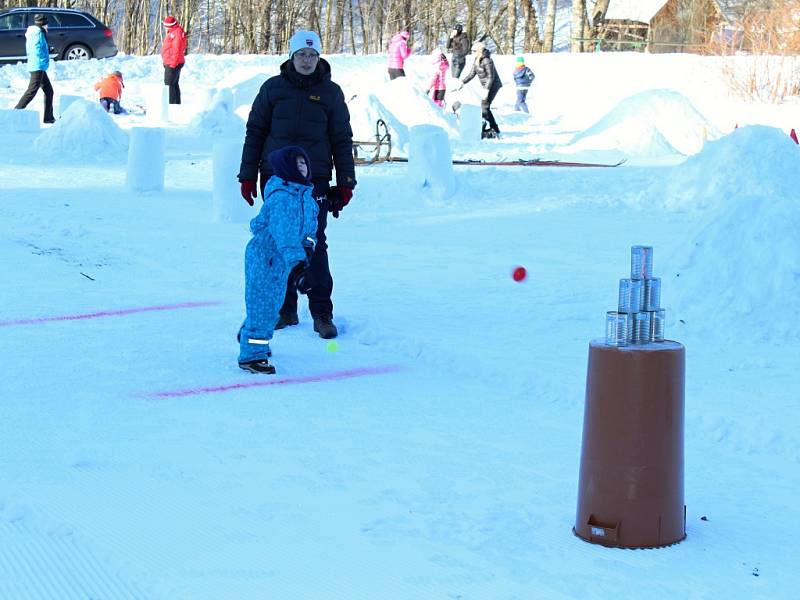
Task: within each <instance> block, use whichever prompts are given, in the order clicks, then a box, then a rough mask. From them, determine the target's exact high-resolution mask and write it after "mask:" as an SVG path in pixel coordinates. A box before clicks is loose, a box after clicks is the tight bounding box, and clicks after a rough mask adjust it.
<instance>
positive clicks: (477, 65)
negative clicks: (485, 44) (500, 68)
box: [463, 48, 503, 91]
mask: <svg viewBox="0 0 800 600" xmlns="http://www.w3.org/2000/svg"><path fill="white" fill-rule="evenodd" d="M475 75H477V76H478V80H479V81H480V82H481V85H482V86H483V87H484V89H487V90H489V91H496V90H499V89H500V88H501V87H503V84H502V83H501V81H500V77H499V76H498V75H497V69H495V68H494V61H493V60H492V59H491V57H490V56H489V51H488V50H487V49H486V48H484V49H483V53H482V54H481V58H480V60H476V61H475V62H474V63H472V69H471V70H470V72H469V75H467V76H466V77H465V78H464V81H463V83H469V82H470V81H472V78H473V77H475Z"/></svg>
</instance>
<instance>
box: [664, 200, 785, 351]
mask: <svg viewBox="0 0 800 600" xmlns="http://www.w3.org/2000/svg"><path fill="white" fill-rule="evenodd" d="M799 200H800V198H798V196H797V195H795V197H788V196H786V197H769V196H767V195H761V196H759V197H751V198H743V197H739V198H737V199H736V200H735V201H734V202H731V203H730V204H728V205H727V206H725V207H723V208H722V209H721V210H719V211H715V212H714V214H713V215H709V219H708V220H707V221H706V223H705V225H704V226H702V227H701V228H700V230H699V231H698V232H697V233H696V234H695V235H694V236H692V237H691V239H689V240H688V241H687V243H686V244H685V245H684V246H683V249H682V250H681V251H679V252H678V254H677V255H676V256H675V257H674V258H673V259H672V260H670V263H669V264H674V265H677V266H678V268H677V269H676V270H675V271H674V272H673V273H672V274H671V276H670V277H665V280H664V282H663V284H662V285H663V289H664V291H665V293H667V294H669V297H671V298H676V299H677V302H675V303H674V306H675V310H674V311H673V312H672V314H671V318H670V320H672V319H675V320H676V324H675V327H676V328H677V329H680V328H681V327H687V328H689V329H690V330H692V331H696V332H709V333H711V332H713V335H714V337H715V339H716V336H720V337H721V338H722V339H723V340H726V341H728V340H733V339H734V338H736V337H737V336H747V339H751V340H773V341H775V340H786V339H798V338H800V328H799V327H798V326H797V323H796V322H795V319H794V316H795V315H796V314H797V313H798V312H800V201H799ZM667 308H668V315H669V307H667ZM677 319H682V320H683V321H684V322H685V325H684V324H680V325H677ZM670 330H673V329H672V327H670Z"/></svg>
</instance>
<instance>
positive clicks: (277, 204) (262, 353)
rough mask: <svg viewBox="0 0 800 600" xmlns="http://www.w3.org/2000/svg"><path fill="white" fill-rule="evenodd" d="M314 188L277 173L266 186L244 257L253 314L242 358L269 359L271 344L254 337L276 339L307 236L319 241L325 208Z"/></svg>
mask: <svg viewBox="0 0 800 600" xmlns="http://www.w3.org/2000/svg"><path fill="white" fill-rule="evenodd" d="M313 189H314V188H313V186H312V185H303V184H301V183H294V182H291V181H286V180H284V179H281V178H280V177H278V176H277V175H273V176H272V177H270V178H269V181H267V186H266V188H265V189H264V205H263V206H262V207H261V212H260V213H258V216H257V217H256V218H255V219H253V220H252V221H250V231H251V232H252V233H253V238H252V239H251V240H250V242H249V243H248V244H247V249H246V250H245V257H244V276H245V304H246V306H247V318H246V319H245V321H244V325H243V326H242V330H241V336H240V343H239V362H240V363H242V362H248V361H253V360H262V359H266V358H267V356H268V353H269V346H268V345H265V344H253V343H250V342H249V340H250V339H253V340H270V339H272V334H273V332H274V330H275V323H276V322H277V320H278V310H279V309H280V307H281V305H282V304H283V299H284V297H285V296H286V282H287V280H288V278H289V273H291V271H292V269H293V268H294V267H295V266H297V264H298V263H301V262H303V261H304V260H305V258H306V252H305V249H304V248H303V241H304V240H305V239H306V238H311V239H312V240H314V243H316V236H317V213H318V212H319V207H318V205H317V203H316V201H315V200H314V198H313V197H312V195H311V192H312V190H313Z"/></svg>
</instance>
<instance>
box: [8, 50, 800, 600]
mask: <svg viewBox="0 0 800 600" xmlns="http://www.w3.org/2000/svg"><path fill="white" fill-rule="evenodd" d="M281 60H282V58H281V57H264V56H194V55H191V56H189V58H188V61H187V66H186V68H185V70H184V73H183V77H182V82H181V84H182V88H183V94H184V98H185V104H184V105H182V107H181V109H180V111H179V112H178V111H173V112H172V113H171V114H170V119H171V120H170V121H169V122H168V123H167V124H166V125H165V127H166V136H167V139H166V161H167V162H166V173H167V176H166V184H165V189H164V191H163V192H149V193H136V192H132V191H130V190H129V188H128V187H126V185H125V180H126V148H127V140H128V135H127V134H128V131H129V130H130V128H131V127H133V126H137V125H146V124H152V123H150V122H149V121H148V118H149V117H148V116H147V115H144V114H140V113H141V111H140V110H138V109H137V105H145V104H146V102H147V96H148V93H150V92H148V90H151V89H152V87H153V86H156V87H158V86H159V84H160V82H161V77H162V70H161V66H160V62H159V60H158V58H157V57H144V58H140V57H132V56H120V57H116V58H114V59H110V60H106V61H88V62H82V63H78V62H75V63H56V64H54V65H53V66H52V67H51V71H52V79H53V82H54V87H55V90H56V94H57V99H56V102H57V106H58V96H59V95H73V96H81V97H85V98H87V99H93V98H94V96H93V90H92V88H91V85H92V83H94V81H96V80H97V79H98V78H99V77H100V76H101V75H102V74H103V73H105V72H108V71H111V70H115V69H119V70H121V71H122V72H123V74H124V76H125V82H126V89H125V95H124V96H123V101H122V104H123V106H128V107H130V108H132V109H136V110H137V112H136V113H133V114H129V115H124V116H108V115H105V114H103V113H102V112H97V111H95V110H92V107H91V106H88V105H86V104H80V103H77V104H75V105H74V106H73V108H72V109H70V110H65V111H64V113H63V114H62V115H61V119H60V120H59V121H58V122H57V123H56V124H55V125H54V126H52V127H49V128H47V129H42V130H41V132H13V131H10V130H9V128H8V127H7V126H5V125H4V131H3V142H4V143H3V144H2V147H0V229H1V230H2V231H3V235H2V236H0V270H1V271H2V273H3V277H2V285H0V357H2V361H1V362H0V364H2V367H0V369H2V372H1V374H0V443H1V444H2V446H1V447H2V452H0V597H2V598H4V599H5V598H9V599H24V600H28V599H37V600H39V599H51V598H52V599H59V600H60V599H67V598H76V599H86V598H98V599H99V598H102V599H104V600H105V599H109V600H110V599H117V598H136V599H147V600H152V599H159V600H161V599H169V600H174V599H189V600H202V599H215V600H216V599H220V598H226V599H228V598H230V599H249V598H253V599H255V598H281V599H283V598H309V599H327V598H331V599H333V598H336V599H339V598H347V599H357V598H366V599H370V600H372V599H374V598H385V599H395V598H396V599H408V598H426V599H428V598H442V599H445V598H447V599H464V600H466V599H492V600H500V599H511V598H519V599H523V598H524V599H528V598H548V599H550V598H556V599H558V598H570V599H575V598H579V599H582V598H612V597H617V598H649V599H654V598H665V599H666V598H670V599H672V598H698V599H699V598H703V599H705V598H708V599H716V598H748V599H749V598H768V599H775V598H787V599H788V598H795V597H796V594H797V589H798V584H800V576H799V575H798V570H797V567H796V564H795V563H796V557H797V556H798V555H799V554H800V523H799V522H798V519H797V517H796V515H797V495H798V490H800V435H798V433H797V423H798V418H799V417H800V403H798V394H797V389H798V384H800V378H799V377H798V368H797V367H798V364H799V363H798V358H797V355H798V352H797V350H798V345H800V328H798V326H797V322H796V321H797V318H796V316H797V314H798V311H800V300H799V298H800V192H798V191H797V182H798V175H800V149H799V148H798V146H796V145H795V144H794V143H793V142H791V141H790V139H789V137H788V133H789V130H790V128H792V127H795V128H800V103H798V102H797V101H794V102H790V103H786V104H783V105H780V106H769V105H760V104H755V103H748V102H744V101H742V100H737V99H733V98H730V97H729V96H728V94H727V92H726V88H725V85H724V77H723V76H722V75H721V74H720V63H719V61H718V60H717V59H714V58H702V57H695V56H686V55H655V56H649V55H645V54H590V55H577V56H574V55H567V54H556V55H547V56H539V55H531V56H528V57H527V62H528V64H529V66H531V67H532V69H533V70H534V71H535V73H536V76H537V77H536V81H535V83H534V89H533V90H532V92H531V94H530V95H529V102H528V104H529V106H530V107H531V115H530V116H526V115H523V114H519V113H514V112H513V104H514V91H513V86H512V85H511V70H512V68H513V62H514V58H513V57H512V56H500V57H497V64H498V69H499V72H500V75H501V78H502V79H503V81H504V82H506V85H505V87H504V88H503V89H502V90H501V92H500V94H499V96H498V98H497V100H496V102H495V111H496V112H495V114H496V116H497V117H498V121H499V124H500V127H501V130H502V131H503V137H502V138H501V139H499V140H487V141H485V142H471V143H462V142H459V141H458V139H457V131H456V126H455V122H454V121H453V120H452V118H451V117H449V116H447V115H446V113H444V114H443V113H441V112H438V111H437V110H436V109H435V108H434V106H433V104H432V103H430V102H429V101H428V100H427V99H426V98H425V97H424V93H423V92H422V91H421V90H424V88H425V87H426V86H427V83H428V81H429V79H430V77H431V76H432V71H433V65H432V64H431V61H430V58H429V57H424V56H415V57H413V59H412V60H411V61H410V64H409V65H408V69H407V71H408V73H409V77H408V78H407V80H405V81H403V80H399V81H395V82H391V83H390V82H388V81H387V78H386V76H385V69H384V57H382V56H368V57H352V56H333V57H330V62H331V63H332V65H333V74H334V80H335V81H337V82H338V83H340V84H341V85H342V87H343V89H344V91H345V95H346V97H347V98H348V100H349V101H350V106H351V111H352V113H353V114H352V118H353V125H354V128H355V130H356V136H357V137H358V138H360V139H365V138H368V137H369V136H370V135H371V134H372V132H373V128H374V121H375V119H376V118H378V117H380V118H383V119H384V120H385V121H386V122H387V123H388V124H389V126H390V128H391V130H392V133H393V136H394V140H395V141H396V148H395V150H394V153H395V154H396V155H401V156H403V155H405V152H406V151H407V149H408V136H409V132H408V128H409V127H410V126H413V125H416V124H420V123H431V124H438V125H440V126H441V127H443V128H445V130H446V131H448V133H449V134H450V135H451V138H452V150H453V154H454V156H455V157H456V158H482V159H486V160H497V159H508V160H515V159H518V158H534V157H539V158H550V159H562V160H576V159H586V160H593V161H609V160H617V159H619V158H626V159H627V162H626V163H625V164H624V165H623V166H622V167H619V168H616V169H569V168H525V167H486V166H485V167H473V166H463V167H456V169H455V175H456V185H457V191H456V193H455V194H454V195H453V196H452V197H447V198H439V197H434V196H433V195H431V194H430V193H429V192H428V191H427V190H426V189H419V188H415V187H413V186H412V185H410V184H409V177H408V172H407V166H406V165H404V164H382V165H372V166H365V167H359V168H358V171H357V176H358V179H359V185H358V187H357V189H356V193H355V197H354V199H353V201H352V202H351V204H350V205H349V206H348V207H347V208H346V209H345V211H343V213H342V215H341V218H340V219H338V220H331V223H330V225H329V227H328V236H329V244H330V256H331V265H332V271H333V274H334V280H335V291H334V304H335V321H336V323H337V324H338V325H339V328H340V332H341V335H340V337H339V338H338V340H337V342H338V343H337V344H336V345H329V344H328V343H327V342H326V341H324V340H321V339H319V338H318V337H317V336H316V335H315V334H314V333H313V331H312V328H311V324H310V317H309V314H308V311H307V309H306V308H305V306H303V308H302V310H301V314H300V318H301V324H300V326H299V327H296V328H291V329H289V330H284V331H280V332H278V333H277V334H276V336H275V340H274V344H273V345H274V351H275V356H274V362H275V364H276V366H277V368H278V375H276V376H274V377H259V376H255V375H249V374H247V373H244V372H243V371H241V370H240V369H239V368H238V367H237V365H236V356H237V350H238V347H237V344H236V342H235V335H236V331H237V329H238V327H239V324H240V323H241V320H242V318H243V310H244V307H243V273H242V258H243V252H244V247H245V244H246V242H247V240H248V237H249V236H248V230H247V227H246V224H245V223H242V222H229V221H223V222H220V221H219V220H217V219H216V218H215V215H216V214H217V213H216V212H215V207H214V205H213V200H212V171H213V169H212V160H211V157H212V149H213V146H214V143H215V142H218V141H221V140H227V139H230V138H234V139H235V138H236V137H237V136H238V137H239V139H240V138H241V132H242V127H243V122H242V121H241V118H245V117H246V115H247V111H248V106H249V103H250V102H251V101H252V98H253V96H254V95H255V92H256V91H257V89H258V85H260V82H261V81H263V79H265V78H266V77H268V76H270V75H272V74H274V73H275V72H276V71H277V66H278V65H279V63H280V62H281ZM26 84H27V73H26V71H25V69H24V67H22V66H14V65H12V66H5V67H2V68H0V108H2V107H10V106H13V105H14V103H15V102H16V100H17V98H18V97H19V95H21V93H22V91H23V90H24V88H25V86H26ZM587 84H589V85H593V86H594V90H595V91H594V92H592V93H591V94H587V93H586V91H585V90H584V89H583V88H582V86H585V85H587ZM477 94H478V84H477V82H473V83H472V84H470V85H469V86H467V88H465V90H464V91H462V92H460V94H459V95H456V94H450V96H449V97H448V99H449V100H450V101H452V100H455V99H460V100H461V101H469V100H470V99H476V98H477V97H478V96H477ZM33 106H36V107H38V108H39V109H41V107H40V100H38V99H37V101H36V102H35V104H34V105H33ZM231 108H233V109H235V110H230V109H231ZM237 115H238V117H237ZM0 118H4V117H0ZM6 118H7V117H6ZM737 124H738V125H739V128H738V129H735V127H736V125H737ZM634 244H648V245H652V246H654V248H655V274H656V275H657V276H660V277H662V279H663V284H662V285H663V290H662V304H663V305H664V306H665V308H666V310H667V327H666V334H667V337H668V338H670V339H674V340H677V341H679V342H681V343H683V344H684V345H685V346H686V356H687V380H686V463H685V480H686V482H685V499H686V505H687V534H688V537H687V538H686V540H685V541H683V542H682V543H680V544H677V545H675V546H671V547H668V548H663V549H658V550H619V549H608V548H603V547H599V546H594V545H591V544H587V543H585V542H583V541H581V540H579V539H578V538H576V537H574V536H573V534H572V531H571V529H572V526H573V525H574V520H575V508H576V499H577V496H576V495H577V480H578V467H579V456H580V445H581V425H582V419H583V408H584V386H585V375H586V359H587V353H588V345H589V342H590V340H592V339H596V338H600V337H602V336H603V333H604V316H605V312H606V311H608V310H613V309H614V308H615V307H616V302H617V282H618V279H619V278H621V277H625V276H626V274H627V273H628V270H629V256H630V254H629V253H630V246H631V245H634ZM519 265H522V266H524V267H526V269H527V273H528V276H527V278H526V279H525V280H524V281H522V282H519V283H518V282H515V281H514V280H513V279H512V277H511V272H512V270H513V269H514V268H515V267H516V266H519ZM301 305H302V301H301Z"/></svg>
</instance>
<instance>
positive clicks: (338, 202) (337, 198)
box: [328, 185, 353, 219]
mask: <svg viewBox="0 0 800 600" xmlns="http://www.w3.org/2000/svg"><path fill="white" fill-rule="evenodd" d="M352 197H353V190H352V189H351V188H349V187H344V186H339V185H337V186H334V187H332V188H331V189H329V190H328V203H329V207H328V210H330V211H331V212H332V213H333V218H334V219H338V218H339V211H340V210H342V209H343V208H344V207H345V206H347V205H348V203H349V202H350V198H352Z"/></svg>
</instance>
